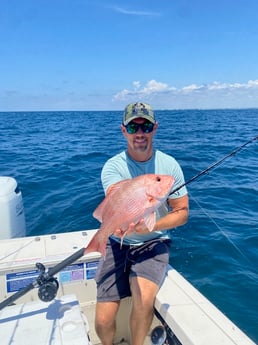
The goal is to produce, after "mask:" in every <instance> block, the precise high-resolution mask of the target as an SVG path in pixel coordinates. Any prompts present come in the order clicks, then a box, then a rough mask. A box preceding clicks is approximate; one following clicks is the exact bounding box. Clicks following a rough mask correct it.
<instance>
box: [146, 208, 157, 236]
mask: <svg viewBox="0 0 258 345" xmlns="http://www.w3.org/2000/svg"><path fill="white" fill-rule="evenodd" d="M144 223H145V225H146V226H147V228H148V229H149V231H152V230H153V228H154V225H155V224H156V212H152V213H150V214H148V215H146V216H145V217H144Z"/></svg>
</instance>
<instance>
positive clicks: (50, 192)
mask: <svg viewBox="0 0 258 345" xmlns="http://www.w3.org/2000/svg"><path fill="white" fill-rule="evenodd" d="M257 114H258V109H237V110H234V109H230V110H228V109H226V110H173V111H171V110H163V111H156V117H157V120H158V122H159V128H158V131H157V133H156V136H155V138H154V145H155V147H156V148H159V149H160V150H162V151H164V152H166V153H168V154H171V155H172V156H174V157H175V158H176V159H177V160H178V162H179V163H180V164H181V166H182V169H183V171H184V174H185V179H186V181H189V180H190V179H191V178H192V177H194V176H196V175H198V174H199V173H200V172H202V171H203V170H205V169H206V168H208V167H209V166H210V165H212V164H213V163H215V162H217V161H219V160H220V159H222V158H223V157H225V156H227V155H229V154H230V153H231V152H232V151H233V150H234V149H235V148H238V147H241V146H242V145H243V144H244V143H246V142H248V141H249V140H251V139H252V138H255V137H257V135H258V125H257V118H258V115H257ZM121 115H122V112H119V111H101V112H98V111H81V112H78V111H69V112H68V111H66V112H62V111H60V112H6V113H4V112H2V113H0V175H2V176H3V175H4V176H12V177H14V178H15V179H16V180H17V182H18V184H19V186H20V189H21V190H22V195H23V203H24V207H25V215H26V224H27V236H34V235H43V234H51V233H61V232H68V231H78V230H84V229H94V228H98V227H99V223H98V221H97V220H96V219H94V218H93V216H92V213H93V211H94V209H95V208H96V207H97V205H98V204H99V203H100V202H101V200H102V199H103V197H104V193H103V190H102V186H101V182H100V172H101V168H102V166H103V164H104V162H105V161H106V160H107V159H108V158H109V157H111V156H113V155H114V154H116V153H118V152H120V151H122V150H123V149H124V148H125V146H126V142H125V139H124V138H123V136H122V134H121V131H120V123H121ZM257 157H258V142H257V140H254V141H252V142H251V143H249V144H248V145H246V146H245V147H244V148H243V149H241V150H240V151H239V152H238V153H237V154H234V155H233V154H232V155H230V156H229V157H228V158H227V159H226V160H224V162H223V163H222V164H219V165H218V166H217V167H215V168H214V169H211V170H209V171H208V173H207V174H206V173H205V174H203V175H201V176H199V177H198V178H196V179H194V180H193V181H192V182H190V183H189V184H188V185H187V188H188V192H189V196H190V217H189V221H188V223H187V224H186V225H184V226H182V227H179V228H177V229H174V230H172V238H173V245H172V249H171V257H170V263H171V265H172V266H173V267H175V269H177V270H178V271H179V272H180V273H181V274H182V275H183V276H184V277H185V278H186V279H188V280H189V281H190V282H191V283H192V284H193V285H194V286H195V287H197V288H198V289H199V290H200V291H201V292H202V293H203V294H204V295H205V296H206V297H207V298H209V299H210V300H211V301H212V302H213V303H214V304H215V305H216V306H217V307H218V308H220V309H221V310H222V311H223V312H224V313H225V314H226V315H227V316H228V317H229V318H230V319H231V320H232V321H234V322H235V323H236V324H237V325H238V326H239V327H240V328H241V329H242V330H243V331H244V332H246V333H247V334H248V335H249V337H251V338H252V339H253V340H254V341H255V342H258V299H257V293H258V269H257V266H258V159H257Z"/></svg>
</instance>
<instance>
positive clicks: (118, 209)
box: [84, 174, 175, 257]
mask: <svg viewBox="0 0 258 345" xmlns="http://www.w3.org/2000/svg"><path fill="white" fill-rule="evenodd" d="M174 182H175V180H174V178H173V177H172V176H170V175H157V174H146V175H140V176H137V177H135V178H132V179H127V180H123V181H120V182H117V183H115V184H114V185H112V186H111V188H110V190H109V191H108V193H107V195H106V197H105V199H104V200H103V201H102V202H101V203H100V204H99V206H98V207H97V208H96V210H95V211H94V213H93V216H94V217H95V218H96V219H98V220H99V221H100V222H101V223H102V224H101V227H100V229H99V230H98V231H97V232H96V234H95V235H94V236H93V238H92V240H91V241H90V243H89V244H88V246H87V247H86V249H85V252H84V253H85V254H88V253H90V252H100V253H101V254H102V255H103V256H104V257H105V254H106V243H107V240H108V237H109V236H110V235H112V234H113V233H114V231H115V230H117V229H121V230H123V231H125V232H126V231H127V229H128V227H129V225H130V224H131V223H135V224H137V223H138V222H139V221H140V220H142V219H144V222H145V224H146V226H147V227H148V229H149V231H152V230H153V227H154V225H155V223H156V212H155V211H156V210H157V208H158V207H159V206H160V205H161V203H163V202H164V201H165V200H166V199H167V197H168V194H169V193H170V191H171V188H172V186H173V184H174Z"/></svg>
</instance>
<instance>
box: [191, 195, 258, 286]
mask: <svg viewBox="0 0 258 345" xmlns="http://www.w3.org/2000/svg"><path fill="white" fill-rule="evenodd" d="M189 194H190V193H189ZM190 195H191V194H190ZM191 200H193V201H194V202H195V203H196V205H197V206H198V207H199V208H200V209H201V211H202V212H203V213H204V214H205V215H206V216H207V217H208V218H209V219H210V220H211V221H212V223H213V224H214V225H215V226H216V228H217V229H218V230H219V231H220V232H221V234H222V235H223V236H224V237H225V238H226V239H227V241H228V242H229V243H230V244H231V245H232V246H233V248H234V249H235V250H236V251H237V252H238V253H239V254H240V255H241V256H242V257H243V258H244V259H245V261H246V262H247V263H248V264H249V265H250V266H252V267H253V268H254V269H255V272H254V273H255V275H256V276H257V269H256V267H255V266H254V264H253V262H252V261H251V260H250V259H249V258H248V257H247V256H246V255H245V254H244V253H243V252H242V250H241V249H240V248H239V247H238V246H237V245H236V244H235V243H234V242H233V241H232V239H231V238H230V236H229V235H228V234H227V233H226V232H225V231H224V230H223V229H222V228H221V227H220V226H219V225H218V223H217V222H216V221H215V220H214V219H213V218H212V217H211V215H210V214H209V213H208V211H207V210H206V209H204V208H203V207H202V205H201V204H200V203H199V202H198V201H197V200H196V198H194V197H193V196H192V195H191ZM245 275H246V276H248V277H249V278H250V279H251V280H253V281H255V282H257V277H256V278H254V277H253V276H252V275H251V274H250V273H248V272H246V271H245Z"/></svg>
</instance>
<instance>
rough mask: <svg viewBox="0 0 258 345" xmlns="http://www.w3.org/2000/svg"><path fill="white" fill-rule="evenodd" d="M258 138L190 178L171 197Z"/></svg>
mask: <svg viewBox="0 0 258 345" xmlns="http://www.w3.org/2000/svg"><path fill="white" fill-rule="evenodd" d="M257 139H258V136H256V137H253V138H252V139H250V140H248V141H247V142H246V143H244V144H243V145H241V146H239V147H237V148H235V149H234V150H233V151H232V152H230V153H229V154H227V155H226V156H224V157H223V158H221V159H219V160H218V161H217V162H215V163H213V164H211V165H210V166H208V168H206V169H204V170H202V171H201V172H200V173H198V174H197V175H195V176H193V177H192V178H190V180H188V181H186V182H185V183H183V184H181V185H180V186H179V187H177V188H176V189H174V190H173V191H172V192H171V193H170V194H169V195H172V194H174V193H176V192H177V191H179V189H181V188H183V187H184V186H186V185H188V184H189V183H191V182H193V181H195V180H196V179H197V178H199V177H200V176H202V175H205V174H207V173H208V172H209V171H210V170H212V169H214V168H216V167H217V166H218V165H220V164H222V162H224V161H225V160H226V159H228V158H230V157H232V156H234V155H236V154H237V153H238V152H239V151H240V150H242V149H243V148H244V147H245V146H247V145H249V144H251V143H252V142H253V141H255V140H257Z"/></svg>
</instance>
